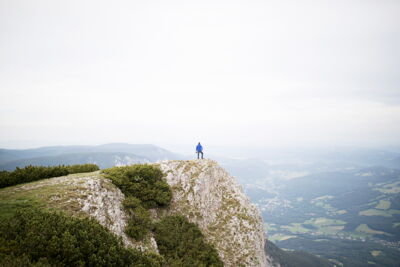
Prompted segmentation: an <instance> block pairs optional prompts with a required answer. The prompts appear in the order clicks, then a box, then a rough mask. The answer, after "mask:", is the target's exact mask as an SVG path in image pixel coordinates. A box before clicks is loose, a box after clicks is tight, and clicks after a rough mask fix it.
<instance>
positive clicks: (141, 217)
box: [123, 197, 153, 240]
mask: <svg viewBox="0 0 400 267" xmlns="http://www.w3.org/2000/svg"><path fill="white" fill-rule="evenodd" d="M123 204H124V207H125V209H126V210H127V211H128V213H129V215H130V218H129V220H128V225H127V226H126V229H125V232H126V234H127V235H128V236H130V237H133V238H134V239H136V240H141V239H143V238H144V237H145V236H146V235H147V234H148V233H149V232H150V230H152V226H153V224H152V221H151V218H150V212H149V211H148V210H146V209H145V208H143V206H142V205H141V202H140V200H139V199H137V198H135V197H127V198H125V200H124V202H123Z"/></svg>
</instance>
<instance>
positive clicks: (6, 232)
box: [0, 210, 163, 267]
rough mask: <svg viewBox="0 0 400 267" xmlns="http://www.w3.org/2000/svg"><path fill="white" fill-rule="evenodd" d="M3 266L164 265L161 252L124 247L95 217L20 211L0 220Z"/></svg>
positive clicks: (0, 246) (0, 253)
mask: <svg viewBox="0 0 400 267" xmlns="http://www.w3.org/2000/svg"><path fill="white" fill-rule="evenodd" d="M0 265H1V266H143V267H144V266H155V267H156V266H162V265H163V259H162V257H160V256H159V255H157V254H154V253H153V254H152V253H143V252H140V251H138V250H134V249H127V248H125V247H124V246H123V244H122V241H121V238H118V237H117V236H115V235H114V234H112V233H111V232H109V231H108V230H107V229H106V228H104V227H103V226H102V225H100V224H99V223H98V222H97V221H95V220H93V219H78V218H74V217H68V216H66V215H64V214H62V213H50V212H47V211H41V210H20V211H18V212H16V214H15V215H14V216H13V217H12V218H10V219H8V220H6V221H2V222H0Z"/></svg>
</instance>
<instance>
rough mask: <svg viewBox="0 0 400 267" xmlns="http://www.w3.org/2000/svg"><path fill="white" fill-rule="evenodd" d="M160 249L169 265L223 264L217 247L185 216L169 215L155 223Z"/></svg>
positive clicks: (155, 232)
mask: <svg viewBox="0 0 400 267" xmlns="http://www.w3.org/2000/svg"><path fill="white" fill-rule="evenodd" d="M154 234H155V238H156V241H157V246H158V250H159V251H160V254H161V255H163V256H164V257H165V259H166V261H167V264H168V265H169V266H223V263H222V261H221V260H220V258H219V256H218V253H217V251H216V250H215V248H214V247H213V246H211V245H209V244H207V243H206V242H205V240H204V236H203V234H202V233H201V231H200V229H199V228H198V226H197V225H196V224H194V223H190V222H189V221H188V220H187V219H186V218H185V217H183V216H167V217H164V218H163V219H162V220H161V221H159V222H158V223H156V224H155V230H154Z"/></svg>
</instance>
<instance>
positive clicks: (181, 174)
mask: <svg viewBox="0 0 400 267" xmlns="http://www.w3.org/2000/svg"><path fill="white" fill-rule="evenodd" d="M159 166H160V168H161V169H162V170H163V172H164V173H166V180H167V182H168V184H169V185H170V186H171V188H172V190H173V199H172V203H171V206H170V208H169V209H168V210H167V211H166V212H167V213H169V214H175V213H176V214H183V215H185V216H186V217H187V218H188V219H189V220H190V221H191V222H194V223H196V224H197V225H198V226H199V227H200V229H201V230H202V232H203V234H204V235H205V237H206V239H207V240H208V242H210V243H211V244H213V245H214V246H215V248H216V249H217V251H218V253H219V255H220V257H221V259H222V260H223V262H224V264H225V266H269V264H268V263H267V259H266V256H265V252H264V244H265V237H264V227H263V221H262V218H261V216H260V213H259V212H258V210H257V208H256V207H255V206H253V205H252V204H251V203H250V200H249V199H248V198H247V197H246V196H245V195H244V193H243V190H242V188H241V187H240V186H239V185H238V183H237V182H236V180H235V179H234V178H233V177H232V176H230V175H229V174H228V173H227V172H226V171H225V170H224V169H223V168H221V167H220V166H219V165H218V164H217V163H216V162H215V161H212V160H194V161H164V162H161V163H159Z"/></svg>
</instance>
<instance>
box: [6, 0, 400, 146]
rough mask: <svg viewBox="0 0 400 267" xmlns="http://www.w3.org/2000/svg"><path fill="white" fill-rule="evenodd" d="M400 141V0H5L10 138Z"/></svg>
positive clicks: (42, 141)
mask: <svg viewBox="0 0 400 267" xmlns="http://www.w3.org/2000/svg"><path fill="white" fill-rule="evenodd" d="M399 136H400V1H397V0H393V1H389V0H374V1H373V0H362V1H351V0H343V1H342V0H339V1H305V0H303V1H299V0H297V1H295V0H293V1H268V0H264V1H261V0H260V1H254V0H243V1H234V0H229V1H222V0H212V1H207V0H206V1H190V0H182V1H174V0H170V1H151V0H146V1H144V0H141V1H137V0H136V1H132V0H131V1H98V0H96V1H71V0H69V1H56V0H48V1H40V0H36V1H31V0H26V1H20V0H12V1H10V0H0V147H5V148H14V147H18V148H22V147H35V146H43V145H56V144H57V145H67V144H101V143H107V142H129V143H153V144H156V145H161V146H166V147H169V148H171V147H172V148H173V147H174V146H178V145H191V144H193V143H194V144H195V143H196V142H197V141H199V140H200V141H202V142H203V144H205V146H206V145H207V144H209V145H227V146H230V145H241V146H246V145H256V144H258V145H265V146H271V145H274V146H279V145H285V146H291V145H301V146H307V145H313V146H319V145H328V144H336V145H354V146H380V145H399V144H400V142H399V141H400V138H399Z"/></svg>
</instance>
